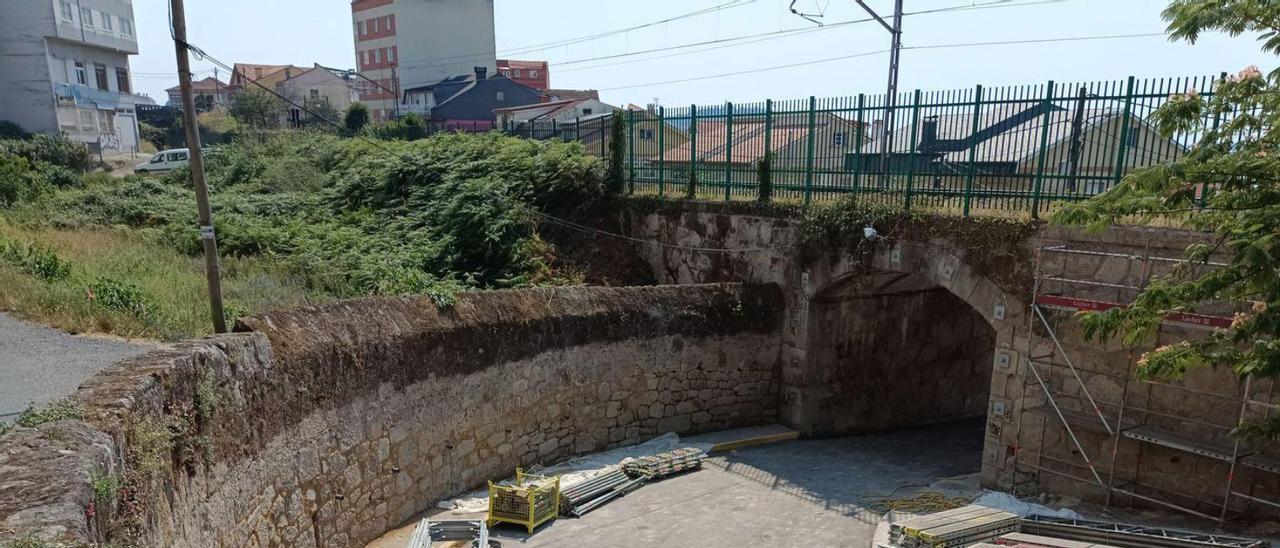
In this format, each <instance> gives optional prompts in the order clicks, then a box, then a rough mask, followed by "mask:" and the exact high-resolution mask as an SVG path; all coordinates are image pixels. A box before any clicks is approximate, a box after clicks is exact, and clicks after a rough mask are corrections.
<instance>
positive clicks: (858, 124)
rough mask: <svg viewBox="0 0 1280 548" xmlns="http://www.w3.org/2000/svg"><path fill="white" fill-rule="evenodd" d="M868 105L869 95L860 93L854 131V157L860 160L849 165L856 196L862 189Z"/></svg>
mask: <svg viewBox="0 0 1280 548" xmlns="http://www.w3.org/2000/svg"><path fill="white" fill-rule="evenodd" d="M866 106H867V95H866V94H865V93H859V94H858V114H857V115H856V117H855V122H854V133H853V134H854V137H853V139H854V141H853V150H854V157H855V158H857V160H858V161H856V162H853V165H852V166H849V167H850V168H851V169H852V171H853V194H854V196H857V195H858V194H859V193H860V192H861V190H862V140H863V139H864V138H865V136H864V135H863V134H862V131H863V123H864V122H863V109H865V108H866Z"/></svg>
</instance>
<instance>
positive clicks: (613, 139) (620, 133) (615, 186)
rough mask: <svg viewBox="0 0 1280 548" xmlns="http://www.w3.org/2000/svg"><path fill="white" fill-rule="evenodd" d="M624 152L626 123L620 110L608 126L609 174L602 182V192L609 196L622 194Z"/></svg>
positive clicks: (614, 113)
mask: <svg viewBox="0 0 1280 548" xmlns="http://www.w3.org/2000/svg"><path fill="white" fill-rule="evenodd" d="M626 150H627V121H626V119H624V118H623V117H622V111H621V110H615V111H613V120H612V123H611V124H610V125H609V172H608V174H607V175H606V176H605V181H604V185H605V186H604V190H605V192H608V193H609V194H622V189H623V169H624V168H623V165H624V164H623V162H624V161H625V160H626V154H627V153H626Z"/></svg>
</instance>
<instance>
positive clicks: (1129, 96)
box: [1114, 76, 1135, 185]
mask: <svg viewBox="0 0 1280 548" xmlns="http://www.w3.org/2000/svg"><path fill="white" fill-rule="evenodd" d="M1134 80H1135V79H1134V77H1132V76H1130V77H1129V83H1128V85H1127V86H1126V89H1125V92H1124V119H1123V120H1122V121H1121V122H1120V143H1119V146H1117V147H1116V148H1117V149H1119V152H1117V153H1116V174H1115V182H1114V184H1117V185H1118V184H1120V180H1121V179H1123V178H1124V163H1125V162H1124V160H1125V158H1126V157H1128V156H1129V120H1130V118H1131V117H1132V116H1133V86H1134Z"/></svg>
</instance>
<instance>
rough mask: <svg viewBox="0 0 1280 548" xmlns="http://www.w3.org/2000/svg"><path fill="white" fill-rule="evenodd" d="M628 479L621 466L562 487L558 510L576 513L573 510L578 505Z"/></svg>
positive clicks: (570, 513) (569, 513)
mask: <svg viewBox="0 0 1280 548" xmlns="http://www.w3.org/2000/svg"><path fill="white" fill-rule="evenodd" d="M629 479H630V478H628V477H627V474H626V473H624V472H623V471H622V469H621V468H615V469H613V470H610V471H609V472H605V473H603V474H598V475H596V476H595V477H592V478H590V479H588V480H586V481H584V482H582V483H579V484H577V485H573V486H571V487H567V488H565V489H562V490H561V491H560V511H561V512H562V513H564V514H565V515H577V514H574V513H573V512H574V510H576V509H577V508H578V507H580V506H582V505H583V504H586V503H587V502H589V501H591V500H593V499H595V498H597V497H600V496H601V495H604V494H605V493H608V492H610V491H613V490H614V489H615V488H617V487H618V486H619V485H622V484H624V483H626V482H627V481H628V480H629Z"/></svg>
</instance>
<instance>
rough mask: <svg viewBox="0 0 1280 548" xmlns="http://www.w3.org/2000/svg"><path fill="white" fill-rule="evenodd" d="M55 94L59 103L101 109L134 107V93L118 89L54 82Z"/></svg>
mask: <svg viewBox="0 0 1280 548" xmlns="http://www.w3.org/2000/svg"><path fill="white" fill-rule="evenodd" d="M53 95H54V97H55V98H57V101H58V104H59V105H72V104H73V105H76V106H81V107H97V108H101V109H117V108H124V109H132V108H134V99H133V96H132V95H129V94H127V93H120V92H118V91H109V90H102V89H94V88H91V87H89V86H86V85H81V84H61V83H58V84H54V85H53Z"/></svg>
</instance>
